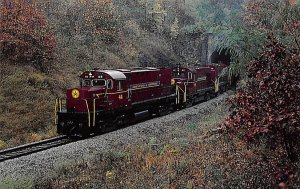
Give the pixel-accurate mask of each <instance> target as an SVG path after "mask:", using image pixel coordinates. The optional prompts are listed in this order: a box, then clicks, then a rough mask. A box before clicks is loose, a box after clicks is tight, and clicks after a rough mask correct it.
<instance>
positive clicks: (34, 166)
mask: <svg viewBox="0 0 300 189" xmlns="http://www.w3.org/2000/svg"><path fill="white" fill-rule="evenodd" d="M227 96H228V93H224V94H222V95H220V96H218V97H217V98H214V99H212V100H210V101H208V102H204V103H201V104H198V105H195V106H193V107H190V108H186V109H183V110H181V111H176V112H174V113H171V114H169V115H166V116H164V117H158V118H155V119H151V120H148V121H145V122H141V123H138V124H136V125H132V126H129V127H127V128H124V129H120V130H117V131H113V132H110V133H107V134H104V135H100V136H96V137H93V138H89V139H86V140H80V141H77V142H73V143H70V144H66V145H63V146H59V147H55V148H51V149H49V150H45V151H42V152H38V153H34V154H30V155H27V156H22V157H20V158H17V159H13V160H7V161H5V162H1V163H0V182H1V180H2V179H3V178H11V179H18V178H24V177H43V176H44V175H45V176H46V175H49V174H53V173H54V172H53V170H54V169H55V168H56V167H57V166H58V165H59V164H62V163H66V162H70V161H73V160H80V159H82V158H85V157H87V155H90V154H92V153H93V152H94V151H103V152H105V151H109V150H111V149H115V148H117V147H119V146H123V145H129V144H136V143H145V142H148V141H149V138H152V137H155V136H159V135H163V134H164V133H167V132H168V131H170V130H172V129H174V126H176V122H179V121H181V120H183V119H190V118H191V117H198V116H200V117H199V119H201V114H203V113H205V112H207V111H209V110H210V109H211V108H212V107H214V106H216V105H217V104H220V103H221V102H223V101H224V99H225V98H226V97H227Z"/></svg>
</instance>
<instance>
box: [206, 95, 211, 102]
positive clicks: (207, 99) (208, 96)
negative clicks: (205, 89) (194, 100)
mask: <svg viewBox="0 0 300 189" xmlns="http://www.w3.org/2000/svg"><path fill="white" fill-rule="evenodd" d="M210 99H211V96H210V93H205V101H209V100H210Z"/></svg>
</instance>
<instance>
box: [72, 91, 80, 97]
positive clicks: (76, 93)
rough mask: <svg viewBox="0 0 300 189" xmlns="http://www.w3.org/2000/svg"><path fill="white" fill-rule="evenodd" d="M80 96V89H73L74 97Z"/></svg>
mask: <svg viewBox="0 0 300 189" xmlns="http://www.w3.org/2000/svg"><path fill="white" fill-rule="evenodd" d="M79 96H80V92H79V90H78V89H73V90H72V97H73V98H75V99H77V98H79Z"/></svg>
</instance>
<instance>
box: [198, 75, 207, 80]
mask: <svg viewBox="0 0 300 189" xmlns="http://www.w3.org/2000/svg"><path fill="white" fill-rule="evenodd" d="M205 80H206V76H204V77H198V79H197V81H205Z"/></svg>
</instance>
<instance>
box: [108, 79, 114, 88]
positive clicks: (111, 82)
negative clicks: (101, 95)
mask: <svg viewBox="0 0 300 189" xmlns="http://www.w3.org/2000/svg"><path fill="white" fill-rule="evenodd" d="M107 88H108V89H112V88H113V81H112V80H111V79H109V80H107Z"/></svg>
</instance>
